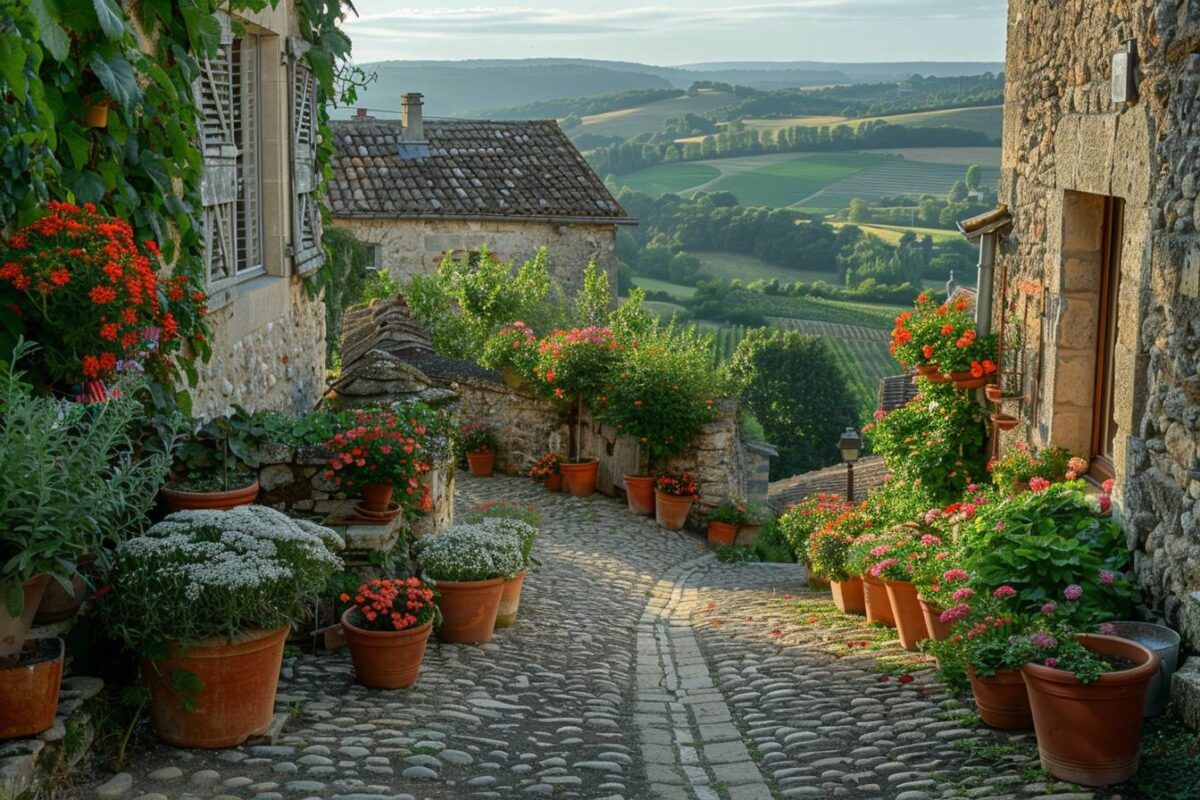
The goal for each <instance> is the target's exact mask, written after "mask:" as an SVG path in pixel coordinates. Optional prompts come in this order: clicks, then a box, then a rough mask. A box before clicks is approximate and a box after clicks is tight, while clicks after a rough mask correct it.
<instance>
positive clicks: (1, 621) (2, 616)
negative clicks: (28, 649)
mask: <svg viewBox="0 0 1200 800" xmlns="http://www.w3.org/2000/svg"><path fill="white" fill-rule="evenodd" d="M49 581H50V576H49V575H46V574H42V575H34V576H33V577H32V578H30V579H29V580H27V581H25V583H24V584H22V586H21V588H22V589H23V590H24V595H25V600H24V604H23V605H22V606H21V616H19V617H14V616H12V615H10V614H9V613H8V604H7V603H5V602H4V594H3V592H0V658H7V657H8V656H11V655H15V654H16V653H18V652H20V650H21V647H22V645H24V644H25V637H26V636H28V635H29V626H30V625H31V624H32V623H33V615H34V614H36V613H37V609H38V605H40V604H41V602H42V595H43V594H44V593H45V591H46V585H47V584H48V583H49ZM0 588H3V587H0Z"/></svg>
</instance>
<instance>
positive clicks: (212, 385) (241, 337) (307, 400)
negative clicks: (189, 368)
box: [192, 278, 325, 418]
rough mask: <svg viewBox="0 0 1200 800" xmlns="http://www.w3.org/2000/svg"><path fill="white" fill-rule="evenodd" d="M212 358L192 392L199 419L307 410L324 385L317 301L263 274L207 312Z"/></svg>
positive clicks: (295, 284)
mask: <svg viewBox="0 0 1200 800" xmlns="http://www.w3.org/2000/svg"><path fill="white" fill-rule="evenodd" d="M211 323H212V329H213V335H212V341H211V344H212V358H211V359H210V360H209V362H208V363H207V364H198V367H199V370H200V383H199V385H198V386H197V387H196V388H195V389H193V390H192V403H193V411H194V413H195V414H196V415H197V416H201V417H210V418H211V417H217V416H221V415H223V414H229V413H232V411H233V406H234V405H240V406H242V407H244V408H246V409H248V410H251V411H255V410H259V409H273V410H276V411H285V412H292V413H298V414H302V413H306V412H308V411H311V410H312V409H313V407H314V406H315V405H316V403H317V401H318V400H319V399H320V398H321V395H322V393H323V392H324V390H325V305H324V303H322V302H321V301H320V299H310V298H309V297H308V295H307V294H306V292H305V289H304V285H303V283H302V282H301V281H300V280H299V279H289V278H264V279H261V280H259V281H251V282H250V283H248V284H247V285H246V289H245V291H244V292H243V293H242V294H240V295H239V296H238V297H236V298H235V299H234V300H233V301H232V302H230V303H229V304H228V305H225V306H223V307H222V308H220V309H218V310H216V311H214V312H213V313H212V317H211Z"/></svg>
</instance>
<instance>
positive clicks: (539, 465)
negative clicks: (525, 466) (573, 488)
mask: <svg viewBox="0 0 1200 800" xmlns="http://www.w3.org/2000/svg"><path fill="white" fill-rule="evenodd" d="M566 458H567V457H566V456H565V455H564V454H562V453H559V452H549V453H546V454H545V455H543V456H542V457H541V458H539V459H538V460H537V462H536V463H534V465H533V466H532V467H530V468H529V479H530V480H531V481H533V482H534V483H540V484H542V485H543V486H545V487H546V489H547V490H548V491H551V492H557V491H560V490H561V489H562V465H563V462H564V461H565V460H566Z"/></svg>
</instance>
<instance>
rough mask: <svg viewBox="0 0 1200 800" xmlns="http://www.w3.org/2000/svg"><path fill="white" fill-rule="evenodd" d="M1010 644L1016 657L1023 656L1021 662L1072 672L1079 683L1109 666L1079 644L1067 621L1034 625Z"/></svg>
mask: <svg viewBox="0 0 1200 800" xmlns="http://www.w3.org/2000/svg"><path fill="white" fill-rule="evenodd" d="M1013 646H1014V650H1015V651H1016V653H1017V654H1018V657H1023V660H1022V662H1021V663H1027V662H1033V663H1035V664H1041V665H1043V666H1046V667H1050V668H1051V669H1061V670H1063V671H1065V672H1072V673H1074V674H1075V677H1076V678H1078V679H1079V682H1080V683H1085V684H1086V683H1092V682H1094V681H1096V680H1099V679H1100V677H1101V676H1102V675H1104V674H1105V673H1106V672H1111V671H1112V669H1113V667H1112V664H1110V663H1109V662H1108V661H1107V660H1106V659H1104V658H1103V657H1101V656H1099V655H1097V654H1096V653H1094V652H1092V651H1091V650H1088V649H1087V648H1086V647H1084V646H1083V645H1082V644H1080V642H1079V639H1078V638H1077V636H1076V629H1075V628H1072V627H1071V626H1069V625H1057V626H1047V627H1035V628H1034V629H1033V630H1032V631H1031V632H1029V633H1026V634H1024V635H1023V636H1020V637H1017V639H1016V641H1014V643H1013Z"/></svg>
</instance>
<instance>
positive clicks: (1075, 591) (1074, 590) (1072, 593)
mask: <svg viewBox="0 0 1200 800" xmlns="http://www.w3.org/2000/svg"><path fill="white" fill-rule="evenodd" d="M1063 597H1065V598H1067V599H1068V600H1078V599H1079V598H1081V597H1083V587H1082V586H1080V585H1079V584H1078V583H1072V584H1071V585H1070V586H1068V587H1067V588H1065V589H1063Z"/></svg>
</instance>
